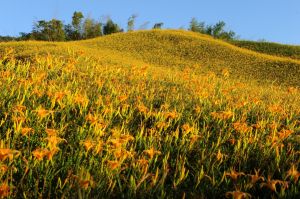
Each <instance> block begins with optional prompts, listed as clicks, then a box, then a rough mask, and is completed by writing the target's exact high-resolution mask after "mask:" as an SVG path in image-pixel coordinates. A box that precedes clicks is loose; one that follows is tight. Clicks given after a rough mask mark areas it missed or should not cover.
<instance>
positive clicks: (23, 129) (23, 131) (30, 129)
mask: <svg viewBox="0 0 300 199" xmlns="http://www.w3.org/2000/svg"><path fill="white" fill-rule="evenodd" d="M31 132H33V129H32V128H28V127H24V128H22V129H21V134H22V135H23V136H27V135H28V134H29V133H31Z"/></svg>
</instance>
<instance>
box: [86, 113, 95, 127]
mask: <svg viewBox="0 0 300 199" xmlns="http://www.w3.org/2000/svg"><path fill="white" fill-rule="evenodd" d="M85 120H86V121H88V122H90V123H91V124H92V125H94V124H96V123H97V121H98V117H97V116H95V115H92V114H91V113H89V114H88V115H87V116H86V117H85Z"/></svg>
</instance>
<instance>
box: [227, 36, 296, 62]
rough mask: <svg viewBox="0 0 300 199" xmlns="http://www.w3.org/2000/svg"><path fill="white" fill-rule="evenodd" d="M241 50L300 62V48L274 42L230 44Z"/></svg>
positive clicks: (237, 42) (235, 42) (234, 42)
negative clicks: (244, 49)
mask: <svg viewBox="0 0 300 199" xmlns="http://www.w3.org/2000/svg"><path fill="white" fill-rule="evenodd" d="M230 43H232V44H233V45H236V46H238V47H241V48H246V49H249V50H253V51H257V52H260V53H265V54H269V55H275V56H279V57H290V58H292V59H298V60H300V46H292V45H284V44H279V43H272V42H256V41H243V40H241V41H232V42H230Z"/></svg>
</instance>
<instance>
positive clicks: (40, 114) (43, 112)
mask: <svg viewBox="0 0 300 199" xmlns="http://www.w3.org/2000/svg"><path fill="white" fill-rule="evenodd" d="M34 112H36V113H37V115H38V117H39V118H40V119H43V118H45V117H47V116H48V115H49V114H50V113H53V111H49V110H46V109H43V108H41V107H40V108H38V109H37V110H35V111H34Z"/></svg>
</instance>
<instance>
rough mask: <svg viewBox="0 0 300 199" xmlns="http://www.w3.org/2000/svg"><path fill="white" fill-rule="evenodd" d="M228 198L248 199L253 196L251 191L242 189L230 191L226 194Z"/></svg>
mask: <svg viewBox="0 0 300 199" xmlns="http://www.w3.org/2000/svg"><path fill="white" fill-rule="evenodd" d="M225 196H226V198H230V197H232V198H233V199H246V198H251V195H250V194H249V193H245V192H241V191H229V192H227V193H226V194H225Z"/></svg>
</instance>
